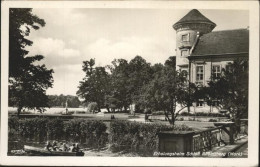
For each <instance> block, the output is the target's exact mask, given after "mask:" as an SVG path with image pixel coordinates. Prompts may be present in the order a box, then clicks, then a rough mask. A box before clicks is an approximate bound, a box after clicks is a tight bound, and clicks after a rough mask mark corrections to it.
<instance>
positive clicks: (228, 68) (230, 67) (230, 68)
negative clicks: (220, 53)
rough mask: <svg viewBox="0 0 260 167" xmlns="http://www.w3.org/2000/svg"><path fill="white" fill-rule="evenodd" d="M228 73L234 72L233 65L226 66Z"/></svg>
mask: <svg viewBox="0 0 260 167" xmlns="http://www.w3.org/2000/svg"><path fill="white" fill-rule="evenodd" d="M226 71H228V72H232V65H231V64H227V65H226Z"/></svg>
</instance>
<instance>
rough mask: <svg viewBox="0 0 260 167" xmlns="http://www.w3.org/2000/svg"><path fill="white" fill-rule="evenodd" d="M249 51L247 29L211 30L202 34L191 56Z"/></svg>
mask: <svg viewBox="0 0 260 167" xmlns="http://www.w3.org/2000/svg"><path fill="white" fill-rule="evenodd" d="M248 52H249V30H248V29H236V30H224V31H213V32H210V33H208V34H204V35H202V36H201V37H200V38H199V40H198V43H197V44H196V46H195V48H194V50H193V52H192V54H191V56H204V55H205V56H206V55H223V54H232V53H248Z"/></svg>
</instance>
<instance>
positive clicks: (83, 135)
mask: <svg viewBox="0 0 260 167" xmlns="http://www.w3.org/2000/svg"><path fill="white" fill-rule="evenodd" d="M8 124H9V126H8V131H9V135H10V136H9V137H12V136H13V135H16V134H19V135H20V136H21V137H24V138H25V139H29V140H35V141H44V140H47V139H48V140H50V139H54V140H64V139H65V140H68V141H72V142H81V143H82V144H87V145H88V146H91V147H96V148H100V147H103V146H105V144H106V143H107V141H108V135H107V133H106V129H107V127H106V125H105V124H104V123H103V122H102V121H89V120H84V119H72V120H69V121H64V120H62V119H47V118H40V117H39V118H29V119H18V118H17V117H10V118H9V121H8Z"/></svg>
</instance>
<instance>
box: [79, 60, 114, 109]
mask: <svg viewBox="0 0 260 167" xmlns="http://www.w3.org/2000/svg"><path fill="white" fill-rule="evenodd" d="M94 65H95V60H94V59H90V60H89V61H84V62H83V71H84V72H85V74H86V75H85V77H84V78H83V81H80V85H79V87H78V88H79V90H78V91H77V95H78V96H79V97H80V98H82V99H84V101H85V102H86V103H90V102H96V103H97V108H98V111H101V108H102V107H107V106H106V105H105V97H106V95H108V94H109V87H110V86H109V85H110V81H109V75H108V73H107V72H106V69H105V67H94ZM107 110H108V112H109V111H110V110H109V108H108V107H107Z"/></svg>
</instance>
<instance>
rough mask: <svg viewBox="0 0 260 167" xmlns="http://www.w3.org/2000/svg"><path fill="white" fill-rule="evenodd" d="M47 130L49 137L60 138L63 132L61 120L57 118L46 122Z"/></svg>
mask: <svg viewBox="0 0 260 167" xmlns="http://www.w3.org/2000/svg"><path fill="white" fill-rule="evenodd" d="M47 131H48V137H49V139H55V140H59V139H62V138H63V136H64V133H65V132H64V123H63V120H61V119H59V118H56V119H51V120H49V121H48V123H47Z"/></svg>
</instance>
